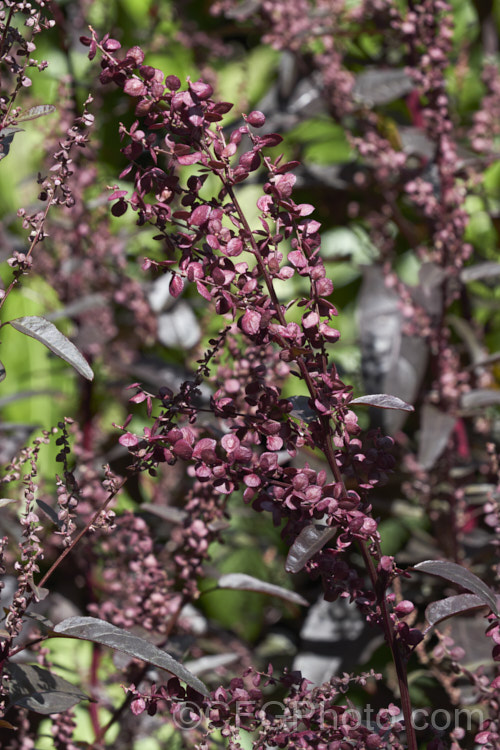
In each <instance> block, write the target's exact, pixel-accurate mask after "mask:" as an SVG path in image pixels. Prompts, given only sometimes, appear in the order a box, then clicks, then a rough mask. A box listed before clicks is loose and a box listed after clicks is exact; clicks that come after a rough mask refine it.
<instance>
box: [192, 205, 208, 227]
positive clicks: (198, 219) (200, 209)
mask: <svg viewBox="0 0 500 750" xmlns="http://www.w3.org/2000/svg"><path fill="white" fill-rule="evenodd" d="M211 213H212V209H211V208H210V206H207V204H206V203H204V204H203V205H202V206H197V207H196V208H195V209H194V211H193V213H192V214H191V216H190V218H189V223H190V224H191V225H192V226H196V227H200V226H201V225H202V224H205V222H207V221H208V219H209V217H210V214H211Z"/></svg>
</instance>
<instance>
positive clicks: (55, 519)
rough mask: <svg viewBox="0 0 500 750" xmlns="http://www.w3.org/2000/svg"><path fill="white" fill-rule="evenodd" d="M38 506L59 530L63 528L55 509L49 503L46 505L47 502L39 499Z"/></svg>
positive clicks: (37, 500)
mask: <svg viewBox="0 0 500 750" xmlns="http://www.w3.org/2000/svg"><path fill="white" fill-rule="evenodd" d="M36 504H37V505H38V507H39V508H40V510H42V511H43V512H44V513H45V515H46V516H47V517H48V518H50V520H51V521H52V523H54V524H55V525H56V526H57V527H58V528H61V522H60V520H59V518H58V516H57V513H56V512H55V510H54V508H52V507H51V506H50V505H49V504H48V503H46V502H45V500H40V499H39V498H37V499H36Z"/></svg>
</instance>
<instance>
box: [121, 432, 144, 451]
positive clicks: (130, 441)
mask: <svg viewBox="0 0 500 750" xmlns="http://www.w3.org/2000/svg"><path fill="white" fill-rule="evenodd" d="M118 442H119V443H120V445H123V446H125V448H133V447H134V446H135V445H137V444H138V442H139V438H138V437H137V435H134V434H133V433H132V432H126V433H125V434H124V435H122V436H121V437H120V438H118Z"/></svg>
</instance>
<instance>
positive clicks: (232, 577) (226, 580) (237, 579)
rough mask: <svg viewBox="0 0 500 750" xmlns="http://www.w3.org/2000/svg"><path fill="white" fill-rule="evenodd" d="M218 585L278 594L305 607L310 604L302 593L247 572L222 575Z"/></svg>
mask: <svg viewBox="0 0 500 750" xmlns="http://www.w3.org/2000/svg"><path fill="white" fill-rule="evenodd" d="M217 587H218V588H220V589H233V590H236V591H255V592H256V593H259V594H269V595H270V596H277V597H279V598H280V599H284V600H285V601H287V602H292V603H293V604H302V605H303V606H304V607H308V606H309V602H308V601H307V599H304V597H303V596H300V594H296V593H295V591H289V590H288V589H284V588H283V587H282V586H275V585H274V584H273V583H267V582H266V581H260V580H259V579H258V578H254V577H253V576H249V575H246V573H228V574H227V575H224V576H221V577H220V578H219V580H218V581H217Z"/></svg>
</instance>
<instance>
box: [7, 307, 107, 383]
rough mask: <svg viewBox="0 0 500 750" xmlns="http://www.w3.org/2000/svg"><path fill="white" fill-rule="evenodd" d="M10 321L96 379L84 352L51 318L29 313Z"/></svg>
mask: <svg viewBox="0 0 500 750" xmlns="http://www.w3.org/2000/svg"><path fill="white" fill-rule="evenodd" d="M9 323H10V325H11V326H12V328H15V330H16V331H19V332H20V333H24V334H25V335H26V336H31V338H34V339H36V340H37V341H40V342H41V343H42V344H44V345H45V346H46V347H47V348H48V349H50V351H51V352H54V354H56V355H57V356H58V357H60V358H61V359H64V361H65V362H67V363H68V364H70V365H71V366H72V367H74V369H75V370H76V371H77V372H78V373H80V375H82V376H83V377H84V378H86V379H87V380H93V379H94V373H93V372H92V370H91V368H90V366H89V364H88V362H87V360H86V359H85V357H84V356H83V354H81V353H80V352H79V351H78V349H77V348H76V346H75V345H74V344H72V343H71V341H70V340H69V339H67V338H66V336H63V334H62V333H61V332H60V331H59V330H58V329H57V328H56V327H55V325H54V324H53V323H51V322H50V321H49V320H46V319H45V318H41V317H39V316H38V315H28V316H27V317H25V318H15V319H14V320H9Z"/></svg>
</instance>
